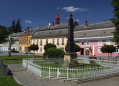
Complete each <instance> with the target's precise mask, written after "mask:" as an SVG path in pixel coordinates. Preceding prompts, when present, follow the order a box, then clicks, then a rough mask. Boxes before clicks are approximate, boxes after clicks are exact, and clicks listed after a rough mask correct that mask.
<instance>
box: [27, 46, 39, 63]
mask: <svg viewBox="0 0 119 86" xmlns="http://www.w3.org/2000/svg"><path fill="white" fill-rule="evenodd" d="M29 49H30V50H33V51H34V54H33V57H34V61H36V60H35V51H37V50H38V49H39V47H38V45H35V44H32V45H31V46H29Z"/></svg>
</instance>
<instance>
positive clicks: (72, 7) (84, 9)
mask: <svg viewBox="0 0 119 86" xmlns="http://www.w3.org/2000/svg"><path fill="white" fill-rule="evenodd" d="M62 9H64V10H66V11H68V12H75V11H77V10H79V11H80V12H83V11H87V10H88V9H86V8H75V7H74V6H69V7H63V8H62Z"/></svg>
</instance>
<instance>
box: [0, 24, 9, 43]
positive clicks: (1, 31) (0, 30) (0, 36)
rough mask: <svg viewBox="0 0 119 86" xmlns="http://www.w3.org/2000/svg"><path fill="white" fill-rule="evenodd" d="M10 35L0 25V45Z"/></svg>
mask: <svg viewBox="0 0 119 86" xmlns="http://www.w3.org/2000/svg"><path fill="white" fill-rule="evenodd" d="M9 34H10V33H9V32H8V30H7V28H6V27H5V26H2V25H0V43H2V42H4V41H5V39H6V38H7V37H8V35H9Z"/></svg>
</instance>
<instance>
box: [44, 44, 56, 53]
mask: <svg viewBox="0 0 119 86" xmlns="http://www.w3.org/2000/svg"><path fill="white" fill-rule="evenodd" d="M52 47H55V48H56V45H54V44H51V43H48V44H46V45H45V46H44V50H45V52H46V51H47V49H49V48H52Z"/></svg>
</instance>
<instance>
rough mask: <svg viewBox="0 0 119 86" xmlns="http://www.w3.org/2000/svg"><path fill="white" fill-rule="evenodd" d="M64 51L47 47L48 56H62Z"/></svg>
mask: <svg viewBox="0 0 119 86" xmlns="http://www.w3.org/2000/svg"><path fill="white" fill-rule="evenodd" d="M64 54H65V52H64V51H63V50H62V49H57V48H55V47H52V48H49V49H48V50H47V55H48V58H61V57H64Z"/></svg>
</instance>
